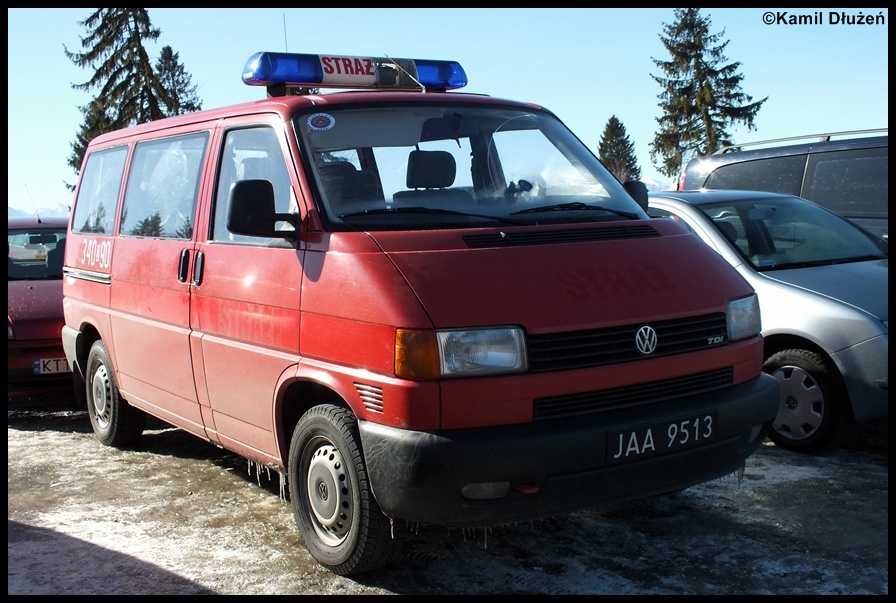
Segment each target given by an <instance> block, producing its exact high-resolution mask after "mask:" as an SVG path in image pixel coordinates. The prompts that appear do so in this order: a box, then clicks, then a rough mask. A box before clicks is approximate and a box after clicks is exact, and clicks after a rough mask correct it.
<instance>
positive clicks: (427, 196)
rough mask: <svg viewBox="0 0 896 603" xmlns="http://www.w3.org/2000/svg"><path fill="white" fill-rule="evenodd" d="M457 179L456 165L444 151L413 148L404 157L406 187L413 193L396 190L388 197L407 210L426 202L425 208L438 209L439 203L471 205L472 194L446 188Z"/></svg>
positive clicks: (452, 156)
mask: <svg viewBox="0 0 896 603" xmlns="http://www.w3.org/2000/svg"><path fill="white" fill-rule="evenodd" d="M456 176H457V162H455V160H454V155H452V154H451V153H449V152H448V151H421V150H419V149H415V150H413V151H411V153H410V155H408V173H407V178H406V180H405V182H406V184H407V187H408V188H409V189H413V190H407V191H398V192H396V193H395V194H394V195H393V196H392V202H393V204H394V205H396V206H401V207H411V206H414V205H420V203H421V202H425V201H428V202H429V203H427V204H426V205H428V206H430V207H433V206H442V204H443V203H448V204H454V203H471V202H472V201H473V195H472V194H470V192H469V191H466V190H464V189H460V188H450V187H451V185H452V184H454V179H455V177H456Z"/></svg>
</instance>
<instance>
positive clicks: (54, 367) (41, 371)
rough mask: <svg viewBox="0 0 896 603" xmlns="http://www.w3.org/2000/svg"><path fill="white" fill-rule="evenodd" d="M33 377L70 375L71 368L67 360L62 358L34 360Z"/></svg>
mask: <svg viewBox="0 0 896 603" xmlns="http://www.w3.org/2000/svg"><path fill="white" fill-rule="evenodd" d="M32 367H33V371H32V372H33V373H34V374H35V375H53V374H56V373H70V372H72V369H71V367H70V366H69V365H68V359H67V358H65V357H63V358H35V359H34V362H33V364H32Z"/></svg>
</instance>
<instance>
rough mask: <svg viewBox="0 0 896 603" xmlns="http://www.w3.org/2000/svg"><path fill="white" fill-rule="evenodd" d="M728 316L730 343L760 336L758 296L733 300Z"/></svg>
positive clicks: (728, 308) (760, 322) (729, 306)
mask: <svg viewBox="0 0 896 603" xmlns="http://www.w3.org/2000/svg"><path fill="white" fill-rule="evenodd" d="M726 314H727V315H728V321H727V322H728V341H738V340H739V339H746V338H747V337H753V336H754V335H758V334H759V332H760V331H761V330H762V319H761V317H760V315H759V298H758V297H756V294H755V293H754V294H753V295H749V296H747V297H741V298H739V299H732V300H730V301H729V302H728V306H727V308H726Z"/></svg>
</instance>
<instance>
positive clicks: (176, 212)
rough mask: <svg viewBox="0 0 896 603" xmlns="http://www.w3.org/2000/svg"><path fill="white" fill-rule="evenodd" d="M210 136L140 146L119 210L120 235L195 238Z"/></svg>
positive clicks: (182, 137)
mask: <svg viewBox="0 0 896 603" xmlns="http://www.w3.org/2000/svg"><path fill="white" fill-rule="evenodd" d="M207 142H208V132H198V133H196V134H188V135H186V136H174V137H171V138H163V139H160V140H152V141H147V142H141V143H138V144H137V148H136V149H135V151H134V158H133V159H132V160H131V170H130V172H129V173H128V184H127V189H126V191H125V197H124V208H123V209H122V212H121V230H120V234H121V236H135V237H161V238H170V239H190V238H192V237H193V220H194V219H195V211H196V198H197V195H198V193H199V173H200V170H201V169H202V158H203V156H204V155H205V149H206V146H207Z"/></svg>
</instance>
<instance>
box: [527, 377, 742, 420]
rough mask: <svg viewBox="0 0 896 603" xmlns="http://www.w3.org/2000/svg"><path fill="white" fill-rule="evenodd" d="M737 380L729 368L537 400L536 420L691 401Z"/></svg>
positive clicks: (728, 385)
mask: <svg viewBox="0 0 896 603" xmlns="http://www.w3.org/2000/svg"><path fill="white" fill-rule="evenodd" d="M733 380H734V370H733V369H732V368H731V367H727V368H723V369H718V370H715V371H709V372H706V373H698V374H696V375H686V376H684V377H676V378H674V379H665V380H663V381H653V382H651V383H637V384H635V385H628V386H626V387H616V388H613V389H605V390H602V391H596V392H583V393H578V394H570V395H566V396H554V397H551V398H539V399H536V400H535V420H536V421H538V420H543V419H556V418H558V417H566V416H570V415H578V414H582V413H588V412H594V411H598V410H607V409H611V408H617V407H620V406H632V405H635V404H645V403H650V402H659V401H662V400H668V399H672V398H687V397H690V396H694V395H697V394H704V393H706V392H711V391H713V390H717V389H723V388H726V387H730V386H731V384H732V383H733Z"/></svg>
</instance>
